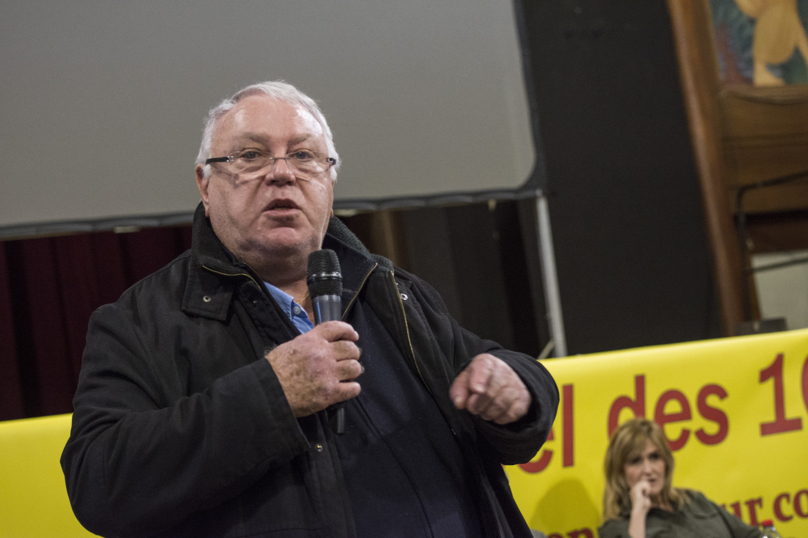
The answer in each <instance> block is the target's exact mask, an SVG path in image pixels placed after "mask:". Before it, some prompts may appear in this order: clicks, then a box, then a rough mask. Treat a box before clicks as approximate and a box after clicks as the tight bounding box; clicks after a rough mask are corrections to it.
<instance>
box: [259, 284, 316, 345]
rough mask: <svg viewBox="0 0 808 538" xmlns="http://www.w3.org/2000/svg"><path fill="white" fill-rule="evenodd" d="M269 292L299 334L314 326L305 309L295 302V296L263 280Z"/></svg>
mask: <svg viewBox="0 0 808 538" xmlns="http://www.w3.org/2000/svg"><path fill="white" fill-rule="evenodd" d="M264 284H265V285H266V287H267V289H268V290H269V293H271V294H272V296H273V297H274V298H275V301H277V303H278V304H279V305H280V307H281V308H282V309H283V311H284V313H285V314H286V316H287V317H288V318H289V319H290V320H292V323H294V324H295V327H297V330H298V331H300V334H303V333H305V332H308V331H310V330H312V329H313V328H314V323H312V322H311V320H310V319H309V315H308V314H306V309H305V308H303V307H302V306H300V305H299V304H297V303H296V302H295V298H294V297H292V296H291V295H289V294H288V293H286V292H285V291H282V290H281V289H279V288H276V287H275V286H273V285H272V284H270V283H269V282H264Z"/></svg>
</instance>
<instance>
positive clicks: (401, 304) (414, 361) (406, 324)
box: [390, 271, 435, 398]
mask: <svg viewBox="0 0 808 538" xmlns="http://www.w3.org/2000/svg"><path fill="white" fill-rule="evenodd" d="M390 278H391V279H392V281H393V289H394V290H395V293H396V297H398V305H399V307H401V317H402V318H403V319H404V332H405V333H406V334H407V345H409V347H410V356H411V357H412V364H413V365H414V366H415V371H416V372H418V377H420V378H421V383H423V384H424V386H425V387H426V390H427V391H428V392H429V394H430V396H432V397H433V398H434V397H435V395H434V394H432V389H431V388H430V387H429V383H427V382H426V380H425V379H424V375H423V374H422V373H421V368H419V367H418V360H417V359H416V358H415V349H413V347H412V338H411V337H410V325H409V322H408V321H407V312H406V310H404V301H403V300H402V299H401V292H400V291H399V288H398V284H397V283H396V275H395V273H394V272H393V271H390Z"/></svg>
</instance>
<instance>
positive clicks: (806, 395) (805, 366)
mask: <svg viewBox="0 0 808 538" xmlns="http://www.w3.org/2000/svg"><path fill="white" fill-rule="evenodd" d="M802 402H803V403H804V404H805V410H806V411H808V358H806V359H805V362H804V363H802Z"/></svg>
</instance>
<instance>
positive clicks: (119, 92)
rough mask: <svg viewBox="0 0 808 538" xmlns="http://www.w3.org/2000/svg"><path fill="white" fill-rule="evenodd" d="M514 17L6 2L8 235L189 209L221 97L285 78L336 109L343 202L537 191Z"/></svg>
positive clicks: (3, 208) (378, 4) (2, 224)
mask: <svg viewBox="0 0 808 538" xmlns="http://www.w3.org/2000/svg"><path fill="white" fill-rule="evenodd" d="M516 20H517V18H516V17H515V14H514V5H513V3H512V0H440V1H435V0H406V1H392V0H339V1H337V0H333V1H327V0H294V1H292V0H288V1H274V2H273V1H257V0H235V1H213V0H172V1H163V0H160V1H158V0H138V1H136V2H110V1H106V2H105V1H101V0H96V1H92V0H64V1H59V2H54V1H52V0H16V1H6V0H0V77H2V86H0V87H1V88H2V90H0V91H2V99H0V162H2V166H1V167H0V181H2V196H0V238H4V237H5V238H9V237H25V236H31V235H37V234H44V233H61V232H69V231H90V230H100V229H111V228H114V227H116V226H127V225H129V226H133V225H149V224H150V223H155V222H156V223H159V224H173V223H178V222H188V221H190V217H191V214H192V212H193V210H194V208H195V207H196V204H197V203H198V201H199V195H198V193H197V190H196V186H195V182H194V173H193V166H194V159H195V157H196V153H197V150H198V147H199V140H200V137H201V130H202V120H203V118H204V117H205V115H206V113H207V111H208V110H209V109H210V108H211V107H212V106H214V105H216V104H217V103H218V102H219V100H221V99H222V98H224V97H228V96H230V95H232V94H233V93H234V92H235V91H236V90H238V89H239V88H241V87H243V86H245V85H247V84H251V83H254V82H259V81H262V80H272V79H283V80H286V81H287V82H290V83H292V84H294V85H295V86H297V87H298V88H300V89H301V90H302V91H304V92H305V93H307V94H309V95H310V96H312V97H313V98H314V99H315V100H317V101H318V103H319V104H320V106H321V107H322V109H323V111H324V113H325V115H326V117H327V118H328V120H329V124H330V125H331V127H332V129H333V131H334V141H335V144H336V147H337V150H338V151H339V153H340V156H341V157H342V160H343V166H342V169H341V172H340V175H339V180H338V182H337V187H336V191H335V192H336V198H337V200H336V202H335V205H336V207H337V208H338V209H343V210H347V209H359V210H362V209H375V208H384V207H405V206H413V205H419V204H429V203H433V202H435V203H437V202H443V203H445V202H447V201H452V200H458V199H463V197H464V196H466V197H469V196H470V197H472V198H474V197H475V196H477V197H478V198H479V197H480V196H488V197H492V198H494V197H502V196H497V193H508V192H511V193H512V192H516V191H519V190H520V189H522V192H523V193H524V192H525V191H524V187H525V185H526V182H527V180H528V179H529V178H530V177H531V175H532V174H533V173H534V172H533V171H534V165H535V163H536V160H537V152H536V150H535V149H534V140H533V134H532V127H531V124H532V122H531V116H530V114H531V113H530V107H529V106H528V99H527V95H526V90H525V80H524V75H523V69H522V57H521V53H520V45H519V37H518V32H517V24H516ZM505 195H507V194H505ZM458 197H459V198H458Z"/></svg>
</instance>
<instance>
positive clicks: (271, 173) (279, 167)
mask: <svg viewBox="0 0 808 538" xmlns="http://www.w3.org/2000/svg"><path fill="white" fill-rule="evenodd" d="M265 179H266V181H267V182H268V183H269V184H271V185H287V184H289V183H292V182H294V181H295V179H296V178H295V173H294V170H292V167H291V166H290V165H289V161H287V160H286V159H285V158H284V157H278V158H276V159H274V160H273V161H272V164H270V165H269V168H268V169H267V173H266V177H265Z"/></svg>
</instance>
